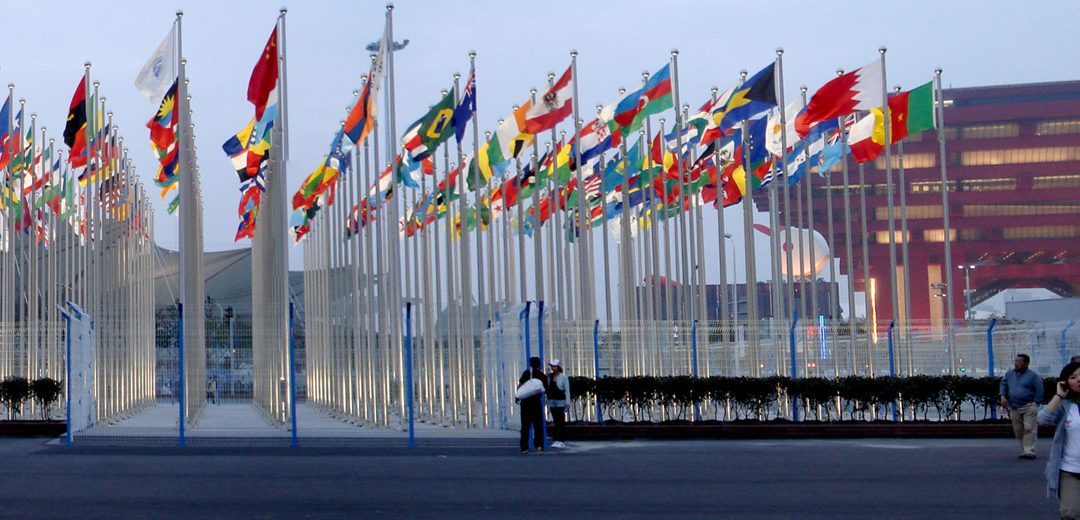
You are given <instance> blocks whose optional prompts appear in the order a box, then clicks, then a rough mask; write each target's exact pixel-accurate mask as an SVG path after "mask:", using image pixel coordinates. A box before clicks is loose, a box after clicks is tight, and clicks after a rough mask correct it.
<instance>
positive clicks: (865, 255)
mask: <svg viewBox="0 0 1080 520" xmlns="http://www.w3.org/2000/svg"><path fill="white" fill-rule="evenodd" d="M868 117H873V115H869V116H868ZM867 210H868V208H867V207H866V166H865V165H864V164H862V163H859V226H860V227H861V228H862V229H861V230H860V231H861V235H862V270H863V295H864V298H863V303H864V308H865V312H866V324H867V326H866V353H867V357H868V361H869V375H870V377H874V375H875V374H876V373H877V370H876V367H875V366H874V344H873V341H874V335H873V332H874V331H875V330H877V322H876V321H875V320H874V315H873V310H874V298H873V295H871V293H870V280H871V276H870V255H869V251H868V249H867V248H868V245H867V242H868V239H867V236H866V235H867V233H868V231H867V225H866V224H867V223H866V217H867Z"/></svg>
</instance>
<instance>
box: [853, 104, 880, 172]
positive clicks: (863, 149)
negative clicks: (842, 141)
mask: <svg viewBox="0 0 1080 520" xmlns="http://www.w3.org/2000/svg"><path fill="white" fill-rule="evenodd" d="M848 140H849V141H850V143H851V155H853V156H854V157H855V162H857V163H860V164H862V163H865V162H870V161H873V160H874V159H877V156H878V155H881V152H882V151H884V150H885V114H884V113H883V112H882V110H881V109H880V108H873V109H871V110H870V113H869V114H867V115H866V116H865V117H863V118H862V119H860V120H859V122H857V123H855V124H854V125H853V126H852V127H851V133H850V135H849V137H848Z"/></svg>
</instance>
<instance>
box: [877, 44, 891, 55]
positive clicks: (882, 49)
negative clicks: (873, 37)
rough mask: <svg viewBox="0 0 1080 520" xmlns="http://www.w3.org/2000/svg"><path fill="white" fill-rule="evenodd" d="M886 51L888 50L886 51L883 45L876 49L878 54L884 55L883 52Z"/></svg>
mask: <svg viewBox="0 0 1080 520" xmlns="http://www.w3.org/2000/svg"><path fill="white" fill-rule="evenodd" d="M887 50H889V49H887V48H886V47H885V46H884V45H882V46H881V47H878V48H877V51H878V53H880V54H885V51H887Z"/></svg>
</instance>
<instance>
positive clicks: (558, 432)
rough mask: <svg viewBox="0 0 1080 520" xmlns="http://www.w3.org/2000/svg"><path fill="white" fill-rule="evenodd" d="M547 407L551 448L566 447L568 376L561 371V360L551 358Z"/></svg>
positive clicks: (568, 400)
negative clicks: (549, 420)
mask: <svg viewBox="0 0 1080 520" xmlns="http://www.w3.org/2000/svg"><path fill="white" fill-rule="evenodd" d="M548 367H550V368H551V375H550V376H548V381H550V382H549V383H548V395H547V397H548V409H549V410H551V431H550V432H548V433H550V434H551V438H552V439H553V442H552V443H551V447H552V448H564V447H566V443H565V442H564V441H566V404H567V403H569V402H570V378H569V377H567V376H566V374H564V373H563V367H562V362H560V361H559V360H558V359H552V360H551V363H548Z"/></svg>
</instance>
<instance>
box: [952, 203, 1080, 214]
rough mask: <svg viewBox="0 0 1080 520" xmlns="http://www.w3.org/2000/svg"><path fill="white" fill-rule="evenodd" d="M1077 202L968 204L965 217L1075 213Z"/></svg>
mask: <svg viewBox="0 0 1080 520" xmlns="http://www.w3.org/2000/svg"><path fill="white" fill-rule="evenodd" d="M1076 214H1080V205H1077V204H1045V205H1042V204H968V205H965V206H964V216H965V217H1022V216H1027V215H1076Z"/></svg>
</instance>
